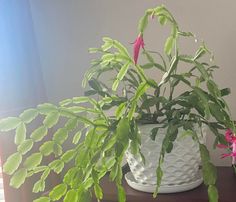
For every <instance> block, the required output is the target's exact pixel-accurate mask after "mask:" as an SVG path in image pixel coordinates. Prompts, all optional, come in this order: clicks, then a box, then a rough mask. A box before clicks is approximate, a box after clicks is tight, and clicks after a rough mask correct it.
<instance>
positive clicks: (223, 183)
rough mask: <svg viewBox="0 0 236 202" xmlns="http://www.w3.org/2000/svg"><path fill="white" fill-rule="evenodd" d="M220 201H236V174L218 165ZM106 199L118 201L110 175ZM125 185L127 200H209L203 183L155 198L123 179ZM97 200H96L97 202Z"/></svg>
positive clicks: (204, 201)
mask: <svg viewBox="0 0 236 202" xmlns="http://www.w3.org/2000/svg"><path fill="white" fill-rule="evenodd" d="M217 171H218V182H217V187H218V190H219V201H220V202H236V176H235V174H234V172H233V169H232V168H231V167H217ZM101 183H102V188H103V192H104V199H103V200H102V202H116V201H117V192H116V186H115V185H114V183H111V182H110V181H109V179H108V177H107V176H106V177H104V179H103V180H102V182H101ZM123 186H124V188H125V191H126V198H127V202H156V201H159V202H208V198H207V188H206V187H205V186H204V185H203V184H202V185H200V186H199V187H198V188H195V189H194V190H191V191H186V192H182V193H176V194H159V195H158V196H157V198H156V199H153V197H152V194H148V193H144V192H139V191H136V190H134V189H132V188H131V187H129V186H128V184H127V183H126V181H125V180H123ZM95 201H96V200H94V202H95Z"/></svg>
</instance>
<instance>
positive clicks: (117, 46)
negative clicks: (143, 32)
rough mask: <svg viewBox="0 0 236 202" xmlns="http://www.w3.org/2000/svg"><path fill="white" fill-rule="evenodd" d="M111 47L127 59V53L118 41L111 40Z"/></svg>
mask: <svg viewBox="0 0 236 202" xmlns="http://www.w3.org/2000/svg"><path fill="white" fill-rule="evenodd" d="M113 45H114V47H115V48H117V49H118V50H119V51H120V53H121V54H122V55H124V56H127V58H129V52H128V51H127V49H126V48H125V47H124V46H123V45H122V44H121V43H120V42H119V41H117V40H113Z"/></svg>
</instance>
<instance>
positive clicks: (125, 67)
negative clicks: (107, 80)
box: [116, 62, 130, 81]
mask: <svg viewBox="0 0 236 202" xmlns="http://www.w3.org/2000/svg"><path fill="white" fill-rule="evenodd" d="M129 65H130V62H127V63H126V64H124V65H123V66H122V67H121V69H120V71H119V73H118V74H117V77H116V78H117V79H118V80H119V81H122V80H123V78H124V76H125V75H126V73H127V71H128V69H129Z"/></svg>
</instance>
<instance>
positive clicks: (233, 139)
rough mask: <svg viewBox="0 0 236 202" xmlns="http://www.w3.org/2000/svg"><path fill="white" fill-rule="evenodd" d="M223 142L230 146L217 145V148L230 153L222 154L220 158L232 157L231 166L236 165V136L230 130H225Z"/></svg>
mask: <svg viewBox="0 0 236 202" xmlns="http://www.w3.org/2000/svg"><path fill="white" fill-rule="evenodd" d="M225 140H226V141H227V142H228V143H229V144H230V145H228V146H227V145H224V144H218V145H217V147H219V148H226V149H231V150H232V152H231V153H227V154H222V157H221V158H225V157H229V156H231V157H232V164H235V163H236V136H235V134H234V133H233V132H232V131H231V130H230V129H228V130H226V132H225Z"/></svg>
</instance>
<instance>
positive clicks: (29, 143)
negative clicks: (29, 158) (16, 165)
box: [17, 139, 34, 155]
mask: <svg viewBox="0 0 236 202" xmlns="http://www.w3.org/2000/svg"><path fill="white" fill-rule="evenodd" d="M33 144H34V142H33V140H32V139H28V140H25V141H24V142H22V143H21V144H20V145H19V146H18V147H17V151H18V152H20V153H21V154H22V155H24V154H26V153H27V152H28V151H30V150H31V149H32V147H33Z"/></svg>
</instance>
